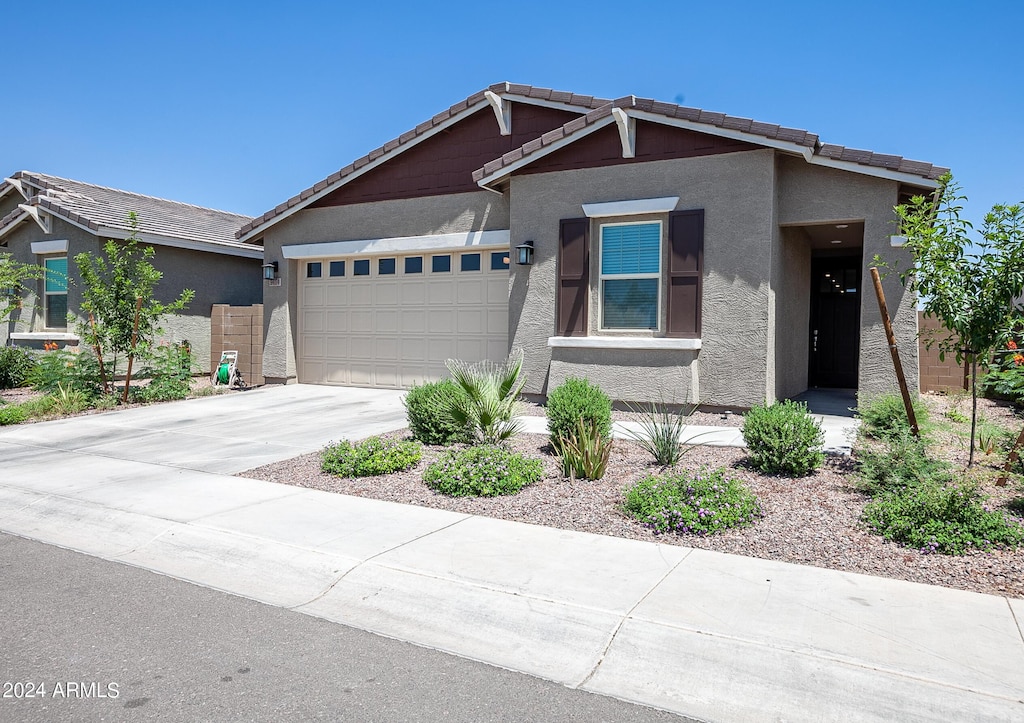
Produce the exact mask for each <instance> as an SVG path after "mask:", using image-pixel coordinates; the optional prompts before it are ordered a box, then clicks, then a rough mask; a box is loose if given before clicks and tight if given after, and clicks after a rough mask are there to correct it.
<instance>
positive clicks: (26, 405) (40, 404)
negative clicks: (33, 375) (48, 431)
mask: <svg viewBox="0 0 1024 723" xmlns="http://www.w3.org/2000/svg"><path fill="white" fill-rule="evenodd" d="M18 406H20V407H21V408H22V409H24V410H25V414H27V415H28V416H29V417H45V416H46V415H47V414H49V413H50V412H52V411H53V397H51V396H50V395H48V394H45V395H43V396H41V397H36V398H35V399H30V400H28V401H27V402H22V403H21V404H19V405H18Z"/></svg>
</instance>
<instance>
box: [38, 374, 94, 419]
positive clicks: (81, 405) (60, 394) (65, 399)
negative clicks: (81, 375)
mask: <svg viewBox="0 0 1024 723" xmlns="http://www.w3.org/2000/svg"><path fill="white" fill-rule="evenodd" d="M47 396H49V397H50V399H51V402H52V403H51V409H52V410H53V411H54V412H55V413H57V414H60V415H61V416H64V415H68V414H78V413H79V412H84V411H85V410H86V409H89V408H90V407H92V400H93V396H92V395H90V394H88V393H87V392H84V391H82V390H81V389H76V388H75V387H74V386H72V385H71V384H64V383H63V382H57V389H56V390H55V391H54V392H53V393H51V394H49V395H47Z"/></svg>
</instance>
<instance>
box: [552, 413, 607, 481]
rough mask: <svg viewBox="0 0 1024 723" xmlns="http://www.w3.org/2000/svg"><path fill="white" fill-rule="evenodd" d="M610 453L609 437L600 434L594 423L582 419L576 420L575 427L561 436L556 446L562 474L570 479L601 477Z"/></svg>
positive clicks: (596, 478)
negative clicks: (566, 434) (564, 435)
mask: <svg viewBox="0 0 1024 723" xmlns="http://www.w3.org/2000/svg"><path fill="white" fill-rule="evenodd" d="M611 454H612V440H611V437H603V436H601V431H600V429H599V428H598V426H597V425H596V424H594V423H593V422H590V423H588V422H586V421H584V420H582V419H578V420H576V429H575V430H574V431H573V432H570V433H569V434H568V436H566V437H563V438H562V441H561V443H560V444H559V446H558V455H559V458H560V459H561V462H562V474H563V475H565V476H566V477H569V478H570V479H592V480H598V479H601V478H602V477H604V473H605V472H606V471H607V469H608V459H609V458H610V457H611Z"/></svg>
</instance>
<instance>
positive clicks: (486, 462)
mask: <svg viewBox="0 0 1024 723" xmlns="http://www.w3.org/2000/svg"><path fill="white" fill-rule="evenodd" d="M543 474H544V466H543V465H542V464H541V461H540V460H539V459H526V458H524V457H522V456H521V455H518V454H515V453H514V452H510V451H509V450H507V449H505V448H503V447H498V446H496V445H492V444H482V445H478V446H475V447H468V448H466V449H462V450H449V451H448V452H445V453H444V455H442V456H441V458H440V459H438V460H437V461H436V462H434V463H433V464H431V465H430V466H429V467H427V469H426V471H425V472H424V473H423V481H424V482H426V483H427V486H428V487H430V488H431V489H433V490H436V491H437V492H440V493H441V494H444V495H448V496H449V497H496V496H497V495H511V494H515V493H516V492H518V491H519V490H521V489H522V488H523V487H525V486H526V485H529V484H533V483H534V482H536V481H537V480H539V479H540V478H541V477H542V476H543Z"/></svg>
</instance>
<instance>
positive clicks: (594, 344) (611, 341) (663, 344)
mask: <svg viewBox="0 0 1024 723" xmlns="http://www.w3.org/2000/svg"><path fill="white" fill-rule="evenodd" d="M548 346H550V347H562V348H570V349H667V350H677V351H678V350H697V349H700V339H669V338H664V337H658V338H654V337H649V338H644V337H628V336H551V337H548Z"/></svg>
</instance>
